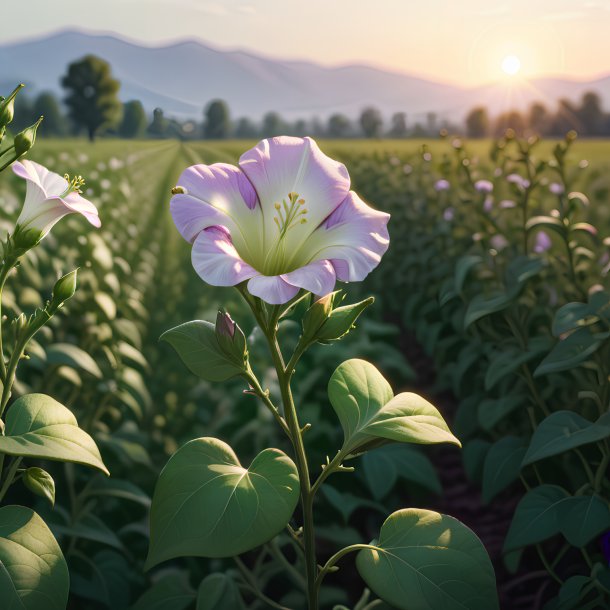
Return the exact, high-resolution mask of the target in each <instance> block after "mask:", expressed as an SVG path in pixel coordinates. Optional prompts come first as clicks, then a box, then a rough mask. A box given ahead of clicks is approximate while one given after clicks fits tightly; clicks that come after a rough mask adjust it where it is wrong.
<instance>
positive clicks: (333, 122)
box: [326, 113, 351, 138]
mask: <svg viewBox="0 0 610 610" xmlns="http://www.w3.org/2000/svg"><path fill="white" fill-rule="evenodd" d="M350 129H351V123H350V120H349V119H348V118H347V117H346V116H345V115H344V114H339V113H337V114H333V115H332V116H331V117H330V118H329V119H328V127H327V129H326V131H327V132H328V135H329V136H330V137H331V138H344V137H345V136H346V135H347V134H348V133H349V130H350Z"/></svg>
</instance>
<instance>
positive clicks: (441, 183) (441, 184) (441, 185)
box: [434, 178, 451, 192]
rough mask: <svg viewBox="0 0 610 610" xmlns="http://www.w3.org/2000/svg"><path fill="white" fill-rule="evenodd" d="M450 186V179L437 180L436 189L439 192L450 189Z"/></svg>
mask: <svg viewBox="0 0 610 610" xmlns="http://www.w3.org/2000/svg"><path fill="white" fill-rule="evenodd" d="M450 186H451V185H450V184H449V181H448V180H445V179H444V178H441V179H440V180H437V181H436V183H435V184H434V190H435V191H437V192H440V191H448V190H449V187H450Z"/></svg>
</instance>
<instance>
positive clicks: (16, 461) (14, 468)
mask: <svg viewBox="0 0 610 610" xmlns="http://www.w3.org/2000/svg"><path fill="white" fill-rule="evenodd" d="M22 459H23V458H20V457H19V458H14V459H13V463H12V464H11V467H10V468H9V469H8V472H7V473H6V479H5V480H4V484H3V485H2V489H0V502H1V501H2V499H3V498H4V496H5V495H6V492H7V491H8V488H9V487H10V486H11V484H12V483H13V479H14V478H15V475H16V474H17V469H18V468H19V464H21V460H22Z"/></svg>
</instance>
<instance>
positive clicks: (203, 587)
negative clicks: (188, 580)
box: [197, 573, 245, 610]
mask: <svg viewBox="0 0 610 610" xmlns="http://www.w3.org/2000/svg"><path fill="white" fill-rule="evenodd" d="M225 608H226V609H229V608H230V609H231V610H244V609H245V605H244V600H243V599H242V597H241V594H240V592H239V589H238V588H237V585H236V584H235V582H234V581H233V579H232V578H230V577H229V576H227V575H226V574H220V573H216V574H210V575H209V576H207V577H206V578H205V579H204V580H203V581H202V583H201V584H200V585H199V590H198V591H197V610H225Z"/></svg>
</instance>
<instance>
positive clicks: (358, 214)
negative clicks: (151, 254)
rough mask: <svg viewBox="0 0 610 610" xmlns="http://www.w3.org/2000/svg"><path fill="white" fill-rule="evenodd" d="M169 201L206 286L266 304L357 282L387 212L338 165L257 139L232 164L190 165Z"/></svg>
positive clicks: (287, 142) (312, 151) (302, 144)
mask: <svg viewBox="0 0 610 610" xmlns="http://www.w3.org/2000/svg"><path fill="white" fill-rule="evenodd" d="M173 193H174V196H173V197H172V200H171V203H170V210H171V213H172V216H173V219H174V223H175V224H176V227H177V228H178V230H179V231H180V233H181V234H182V236H183V237H184V239H186V240H187V241H189V242H190V243H192V244H193V249H192V262H193V266H194V267H195V271H196V272H197V273H198V274H199V276H200V277H201V278H202V279H203V280H205V281H206V282H207V283H208V284H212V285H213V286H236V285H238V284H241V283H242V282H247V288H248V291H249V292H250V294H252V295H254V296H256V297H259V298H261V299H262V300H263V301H266V302H267V303H271V304H282V303H286V302H288V301H290V300H291V299H292V298H294V297H295V296H296V295H297V294H298V293H299V290H301V289H303V290H306V291H308V292H312V293H314V294H316V295H320V296H324V295H326V294H328V293H329V292H332V291H333V289H334V286H335V281H336V280H340V281H343V282H354V281H361V280H363V279H364V278H365V277H366V276H367V275H368V273H369V272H370V271H372V270H373V269H374V268H375V267H376V266H377V265H378V264H379V262H380V260H381V257H382V256H383V254H384V253H385V251H386V250H387V249H388V245H389V235H388V229H387V226H386V225H387V223H388V220H389V218H390V216H389V214H385V213H384V212H379V211H377V210H375V209H373V208H371V207H369V206H368V205H367V204H366V203H365V202H364V201H362V199H360V198H359V197H358V195H356V193H354V192H353V191H351V190H350V177H349V174H348V172H347V169H346V167H345V166H344V165H343V164H342V163H339V162H337V161H335V160H333V159H331V158H330V157H327V156H326V155H325V154H324V153H323V152H322V151H321V150H320V149H319V148H318V145H317V144H316V143H315V142H314V141H313V140H312V139H311V138H292V137H286V136H283V137H276V138H271V139H268V140H263V141H261V142H259V143H258V144H257V146H255V147H254V148H253V149H251V150H249V151H247V152H246V153H244V154H243V155H242V156H241V158H240V160H239V165H238V166H233V165H227V164H226V163H216V164H214V165H194V166H192V167H189V168H188V169H186V170H185V171H184V172H183V173H182V175H181V176H180V179H179V180H178V186H177V187H176V188H175V189H173Z"/></svg>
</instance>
